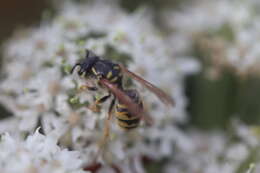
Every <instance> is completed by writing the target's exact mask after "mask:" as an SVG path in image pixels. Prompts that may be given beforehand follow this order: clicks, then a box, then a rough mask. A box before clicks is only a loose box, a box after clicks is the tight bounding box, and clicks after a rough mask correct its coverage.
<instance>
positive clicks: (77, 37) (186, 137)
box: [0, 0, 260, 173]
mask: <svg viewBox="0 0 260 173" xmlns="http://www.w3.org/2000/svg"><path fill="white" fill-rule="evenodd" d="M250 2H252V1H250ZM194 3H195V4H197V5H196V6H192V7H190V8H187V9H186V10H185V12H180V13H173V14H170V13H167V16H168V18H167V17H166V20H167V23H169V24H172V27H173V28H174V30H175V31H176V32H174V34H173V35H172V36H170V37H167V38H166V37H165V36H164V35H163V34H161V33H160V31H158V30H157V28H156V27H155V26H154V24H153V23H152V21H151V18H150V16H151V14H150V13H149V10H146V9H139V10H137V11H135V12H134V13H133V14H127V13H126V12H124V11H123V10H122V9H120V8H119V7H118V6H117V5H116V3H114V1H106V2H104V1H94V2H90V3H86V4H83V3H81V4H74V3H64V5H63V7H61V10H60V12H59V13H58V15H57V16H56V17H55V18H54V19H53V20H52V21H51V22H49V21H43V23H42V24H41V26H40V27H38V28H32V29H27V30H24V31H20V32H17V33H16V35H14V37H13V38H12V39H11V40H10V41H9V42H8V43H7V44H6V46H5V52H4V53H5V55H4V73H5V74H4V80H3V81H1V85H0V103H2V104H3V105H4V106H5V107H7V108H8V109H9V110H10V111H11V112H12V113H13V116H12V117H10V118H8V119H5V120H1V121H0V133H6V132H8V133H9V134H10V136H12V137H10V136H9V135H7V134H5V135H2V137H1V141H0V172H8V173H9V172H17V170H19V172H23V171H22V170H25V172H26V171H27V172H82V171H81V170H83V168H84V167H85V165H86V166H88V165H91V164H92V161H93V158H94V157H95V156H96V154H97V150H98V148H99V142H100V139H101V138H102V135H103V129H104V124H105V119H106V117H107V107H108V104H107V103H105V104H103V105H102V109H101V113H93V112H92V111H91V110H89V109H88V108H87V106H88V104H89V103H92V102H93V97H94V96H100V95H104V94H105V92H103V90H101V91H99V92H91V91H80V90H79V86H80V85H81V84H83V83H84V82H86V81H84V80H83V79H81V78H80V77H77V75H71V74H70V73H69V72H70V70H71V67H72V66H73V65H74V64H75V63H76V62H77V61H78V60H79V59H80V58H83V57H84V56H85V54H84V53H85V49H86V48H87V49H90V50H92V51H93V52H95V53H96V54H97V55H102V56H104V57H105V58H112V60H114V61H119V62H121V63H126V64H127V65H128V68H129V69H130V70H131V71H133V72H135V73H137V74H140V75H141V76H142V77H144V78H145V79H147V80H148V81H151V82H152V83H154V84H155V85H157V86H158V87H159V88H162V89H163V90H165V91H166V92H167V93H168V94H169V95H171V96H172V97H173V98H174V100H175V102H176V104H175V106H174V107H173V108H167V107H165V106H164V105H163V104H161V103H160V101H159V100H158V99H157V98H156V97H154V96H153V94H151V93H150V92H149V91H147V90H146V89H144V88H143V87H141V86H140V85H139V84H136V85H134V86H131V87H135V88H137V89H138V91H139V92H140V93H141V95H142V98H143V100H144V103H145V108H146V109H147V110H148V112H149V114H150V115H151V116H152V118H153V119H154V124H153V125H152V126H150V127H147V126H145V125H144V123H142V124H141V127H139V128H138V129H135V130H133V131H130V132H125V131H123V130H121V129H119V128H118V127H117V125H116V123H115V122H114V121H112V122H111V123H110V126H111V132H110V138H109V140H108V142H107V146H106V147H105V148H104V152H103V153H102V154H103V155H102V157H101V156H100V157H99V159H98V161H100V162H102V167H101V169H100V170H99V172H113V171H114V169H119V170H121V172H129V173H130V172H138V173H139V172H140V173H141V172H145V169H144V165H143V163H144V161H143V160H144V158H148V160H152V161H155V162H156V161H159V160H161V159H166V160H167V161H166V163H165V164H166V170H165V171H166V172H187V173H190V172H202V173H215V172H223V173H230V172H234V171H236V170H238V169H239V166H240V165H241V164H243V163H244V162H245V161H246V159H247V158H249V156H250V152H251V149H252V148H257V147H258V146H259V142H258V141H257V140H256V138H255V136H254V135H249V134H250V132H249V129H248V128H247V127H244V126H242V125H238V128H237V129H236V132H237V133H236V135H237V136H239V137H240V138H242V140H240V141H239V142H236V143H229V137H228V136H227V135H224V134H222V133H221V132H219V133H206V132H201V131H198V130H190V131H183V130H180V129H179V128H178V127H177V126H176V123H183V122H187V117H186V104H187V100H186V97H185V96H184V77H185V76H186V75H188V74H193V73H195V72H197V71H199V69H200V66H199V63H198V62H197V61H195V60H194V59H192V58H189V57H184V55H187V54H186V52H188V51H189V50H190V49H191V47H192V41H190V40H193V39H194V36H196V34H199V33H200V32H205V31H206V30H208V29H214V28H221V25H223V24H224V23H225V21H226V20H227V19H226V17H228V18H229V20H230V22H235V21H233V18H232V17H231V16H230V11H229V10H232V9H233V10H234V9H237V6H234V5H235V4H236V3H235V1H230V2H229V1H224V0H221V1H202V0H200V1H196V2H194ZM243 3H246V2H245V1H243ZM226 4H228V5H226ZM237 5H239V4H237ZM210 6H212V7H215V8H214V9H215V10H210V9H212V8H210ZM208 8H209V9H208ZM241 8H245V9H246V8H247V7H242V6H241ZM206 9H207V10H206ZM203 10H205V11H203ZM223 10H224V11H223ZM228 12H229V13H228ZM237 13H238V12H237ZM228 14H229V15H228ZM233 17H237V14H236V15H234V16H233ZM169 18H170V19H171V20H169ZM231 19H232V20H231ZM237 21H238V20H237ZM238 23H239V22H238ZM236 26H237V25H236ZM232 27H233V25H232ZM231 45H232V44H230V46H231ZM233 46H235V45H233ZM110 56H111V57H110ZM38 126H41V127H42V128H41V130H42V131H43V132H44V134H45V135H46V136H44V135H42V134H40V133H39V132H38V131H36V132H35V134H34V135H32V136H29V137H27V138H26V140H25V141H24V140H23V139H24V138H25V137H26V135H27V134H28V133H30V134H31V133H33V132H34V131H35V129H37V128H38ZM248 136H250V139H249V138H246V137H248ZM57 143H58V144H59V146H58V145H57ZM60 148H69V149H72V150H75V151H68V150H67V149H63V150H62V149H60ZM9 161H10V162H9ZM15 162H19V164H16V163H15ZM13 165H15V166H13ZM16 166H17V167H16ZM80 167H81V168H80ZM259 169H260V168H259V167H257V165H256V167H255V170H259ZM2 170H3V171H2ZM251 170H252V168H251V169H249V171H251Z"/></svg>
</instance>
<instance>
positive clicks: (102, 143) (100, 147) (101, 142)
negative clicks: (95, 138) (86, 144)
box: [95, 98, 116, 160]
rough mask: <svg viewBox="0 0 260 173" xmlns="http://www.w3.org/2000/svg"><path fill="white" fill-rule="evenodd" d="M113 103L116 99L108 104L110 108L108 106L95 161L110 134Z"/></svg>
mask: <svg viewBox="0 0 260 173" xmlns="http://www.w3.org/2000/svg"><path fill="white" fill-rule="evenodd" d="M115 101H116V99H115V98H113V100H112V101H111V103H110V106H109V109H108V117H107V119H106V122H105V128H104V134H103V137H102V139H101V140H100V142H99V150H98V152H97V156H96V158H95V160H96V159H97V158H98V156H99V155H100V154H101V153H102V152H103V149H104V146H105V145H106V142H107V140H108V137H109V133H110V120H111V118H112V111H113V108H114V106H115Z"/></svg>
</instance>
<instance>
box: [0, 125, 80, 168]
mask: <svg viewBox="0 0 260 173" xmlns="http://www.w3.org/2000/svg"><path fill="white" fill-rule="evenodd" d="M0 148H1V149H0V165H1V166H0V172H6V173H17V172H20V173H35V172H38V173H45V172H53V173H64V172H71V173H85V171H83V170H82V169H81V165H82V160H81V159H80V153H79V152H77V151H68V150H67V149H61V148H60V147H59V146H58V145H57V137H55V135H54V134H50V135H49V136H44V135H42V134H40V133H39V131H38V130H37V131H36V132H35V133H34V134H33V135H30V136H28V137H27V139H26V140H25V141H20V140H16V139H14V138H12V137H11V136H10V135H9V134H7V133H6V134H3V135H2V136H1V141H0Z"/></svg>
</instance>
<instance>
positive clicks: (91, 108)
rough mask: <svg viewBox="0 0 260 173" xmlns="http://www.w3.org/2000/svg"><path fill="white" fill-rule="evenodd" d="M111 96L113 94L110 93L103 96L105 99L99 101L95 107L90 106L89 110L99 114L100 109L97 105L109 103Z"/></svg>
mask: <svg viewBox="0 0 260 173" xmlns="http://www.w3.org/2000/svg"><path fill="white" fill-rule="evenodd" d="M110 96H111V94H110V93H109V94H108V95H106V96H103V97H101V98H99V99H97V100H96V101H95V103H94V104H93V105H91V106H89V109H90V110H92V111H93V112H99V109H98V107H97V105H99V104H101V103H104V102H105V101H107V99H108V98H109V97H110Z"/></svg>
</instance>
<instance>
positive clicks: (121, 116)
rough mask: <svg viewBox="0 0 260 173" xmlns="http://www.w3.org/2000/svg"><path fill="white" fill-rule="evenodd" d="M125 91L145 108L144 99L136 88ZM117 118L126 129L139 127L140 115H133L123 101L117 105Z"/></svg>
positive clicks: (118, 122)
mask: <svg viewBox="0 0 260 173" xmlns="http://www.w3.org/2000/svg"><path fill="white" fill-rule="evenodd" d="M124 92H125V93H126V94H127V95H128V96H129V97H130V98H131V99H132V100H133V102H134V103H136V104H138V105H139V106H140V107H141V108H143V104H142V100H141V99H140V97H139V94H138V92H137V91H136V90H125V91H124ZM116 119H117V124H118V125H119V126H120V127H121V128H123V129H126V130H130V129H134V128H136V127H138V125H139V122H140V117H137V116H135V115H131V114H130V113H129V112H128V110H127V106H126V105H123V104H121V103H118V104H117V105H116Z"/></svg>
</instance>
